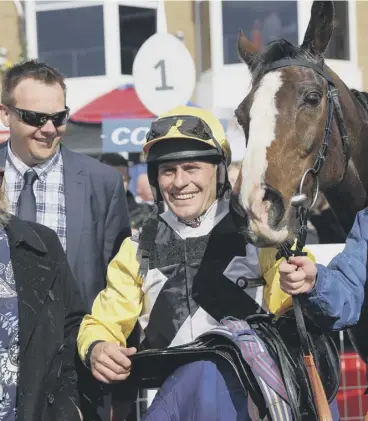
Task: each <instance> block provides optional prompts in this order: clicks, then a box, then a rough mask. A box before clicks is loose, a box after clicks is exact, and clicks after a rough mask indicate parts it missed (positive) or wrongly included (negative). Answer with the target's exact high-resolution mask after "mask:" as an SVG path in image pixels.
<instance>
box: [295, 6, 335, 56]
mask: <svg viewBox="0 0 368 421" xmlns="http://www.w3.org/2000/svg"><path fill="white" fill-rule="evenodd" d="M334 11H335V8H334V4H333V1H317V0H314V2H313V5H312V11H311V17H310V20H309V24H308V28H307V31H306V32H305V35H304V41H303V44H302V48H303V49H306V50H309V51H310V52H311V53H312V54H315V55H322V54H323V53H324V51H325V50H326V48H327V46H328V43H329V42H330V38H331V35H332V31H333V21H334Z"/></svg>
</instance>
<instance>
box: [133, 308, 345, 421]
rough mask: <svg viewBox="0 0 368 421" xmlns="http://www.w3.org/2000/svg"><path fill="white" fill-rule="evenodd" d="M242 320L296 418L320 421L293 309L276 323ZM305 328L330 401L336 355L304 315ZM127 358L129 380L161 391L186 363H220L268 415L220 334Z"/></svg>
mask: <svg viewBox="0 0 368 421" xmlns="http://www.w3.org/2000/svg"><path fill="white" fill-rule="evenodd" d="M246 321H247V322H248V324H249V325H250V326H251V328H252V329H253V330H254V331H255V332H256V333H257V334H258V336H259V337H260V338H261V339H262V341H263V342H264V344H265V346H266V347H267V349H268V351H269V353H270V355H271V356H272V358H273V359H274V361H275V362H276V364H277V365H278V367H279V369H280V372H281V375H282V377H283V380H284V384H285V388H286V391H287V394H288V397H289V403H290V407H291V411H292V414H293V418H294V420H295V421H314V420H315V421H318V416H317V410H316V407H315V404H314V400H313V395H312V390H311V385H310V382H309V379H308V376H307V372H306V369H305V366H304V362H303V352H302V347H301V344H300V340H299V336H298V333H297V330H296V326H295V318H294V317H293V312H292V310H290V312H289V313H287V314H286V315H285V316H282V317H280V318H279V319H278V320H277V321H275V319H274V316H273V315H267V314H257V315H252V316H249V317H248V318H247V319H246ZM306 325H307V331H308V340H309V342H310V346H311V349H312V350H313V357H314V361H315V364H316V367H317V370H318V372H319V374H320V378H321V381H322V384H323V386H324V389H325V392H326V396H327V399H328V401H329V402H331V401H332V400H333V399H334V398H335V396H336V393H337V390H338V388H339V383H340V361H339V353H338V351H337V348H336V345H335V342H334V341H333V339H332V338H331V337H330V336H329V335H328V334H327V333H325V332H324V331H323V330H322V329H321V328H320V327H319V326H318V325H317V324H315V323H314V322H313V321H312V320H311V319H309V318H307V317H306ZM131 359H132V363H133V366H132V373H131V375H130V381H132V382H133V384H136V385H137V386H138V387H142V388H159V387H161V385H162V384H163V383H164V381H165V380H166V378H168V377H169V376H170V375H171V374H172V373H173V372H174V371H175V370H176V369H177V368H179V367H181V366H183V365H185V364H188V363H191V362H194V361H198V360H220V359H221V360H224V361H226V363H227V364H229V367H231V368H232V370H233V371H234V373H235V374H236V376H237V378H238V379H239V381H240V383H241V385H242V387H243V388H244V391H245V393H250V396H251V397H252V399H253V401H254V403H255V404H256V405H257V407H258V409H259V411H260V416H261V417H262V418H263V417H264V416H266V415H268V416H270V414H269V413H268V410H267V407H266V404H265V401H264V398H263V394H262V392H261V390H260V388H259V386H258V383H257V381H256V379H255V377H254V375H253V373H252V370H251V369H250V367H249V366H248V364H247V363H246V362H245V361H244V359H243V358H242V355H241V352H240V350H239V348H238V347H237V346H236V344H234V343H233V342H232V341H231V340H230V339H227V338H226V337H224V336H221V335H219V334H216V333H214V332H212V333H211V332H208V333H207V334H205V335H202V337H201V338H199V339H197V340H196V341H194V342H191V343H189V344H186V345H183V346H177V347H172V348H166V349H148V350H144V351H141V352H138V353H137V354H136V355H134V356H132V357H131Z"/></svg>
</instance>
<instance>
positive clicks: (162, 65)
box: [155, 60, 174, 91]
mask: <svg viewBox="0 0 368 421" xmlns="http://www.w3.org/2000/svg"><path fill="white" fill-rule="evenodd" d="M159 68H160V69H161V86H157V87H156V91H171V90H173V89H174V87H173V86H169V85H167V83H166V66H165V60H160V61H159V62H157V64H156V65H155V69H159Z"/></svg>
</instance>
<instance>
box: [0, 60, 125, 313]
mask: <svg viewBox="0 0 368 421" xmlns="http://www.w3.org/2000/svg"><path fill="white" fill-rule="evenodd" d="M65 101H66V86H65V82H64V78H63V76H62V75H61V74H60V73H59V72H58V71H57V70H56V69H54V68H52V67H51V66H48V65H47V64H44V63H39V62H37V61H34V60H30V61H26V62H23V63H20V64H17V65H15V66H13V67H12V68H10V69H9V70H8V71H7V72H6V73H5V75H4V78H3V84H2V97H1V102H2V104H1V105H0V112H1V114H0V117H1V119H2V121H3V123H4V124H5V125H6V126H8V127H9V130H10V139H9V141H8V142H6V143H4V144H2V145H0V167H1V168H5V181H6V193H7V196H8V200H9V210H10V213H12V214H14V215H18V216H19V217H20V218H21V219H24V220H28V221H35V222H38V223H41V224H43V225H46V226H48V227H50V228H51V229H53V230H54V231H55V232H56V233H57V235H58V237H59V239H60V241H61V244H62V246H63V248H64V250H65V251H66V254H67V258H68V261H69V264H70V267H71V269H72V272H73V274H74V276H75V278H76V279H77V282H78V286H79V288H80V291H81V293H82V296H83V298H84V300H85V301H86V303H87V305H88V307H89V308H91V306H92V303H93V300H94V298H95V297H96V295H97V294H98V293H99V292H100V291H101V290H102V289H103V288H104V287H105V275H106V270H107V266H108V263H109V261H110V260H111V258H112V257H113V256H114V255H115V253H116V251H117V250H118V248H119V247H120V244H121V242H122V240H123V239H124V238H125V237H127V236H129V235H130V233H131V230H130V226H129V215H128V208H127V202H126V197H125V192H124V188H123V183H122V182H121V176H120V174H119V173H118V172H117V171H116V170H114V169H112V168H110V167H108V166H107V165H104V164H101V163H100V162H98V161H97V160H95V159H92V158H90V157H88V156H84V155H80V154H77V153H74V152H72V151H70V150H68V149H67V148H66V147H65V146H63V145H62V143H61V140H62V136H63V134H64V133H65V130H66V123H67V120H68V117H69V108H68V107H67V106H66V103H65Z"/></svg>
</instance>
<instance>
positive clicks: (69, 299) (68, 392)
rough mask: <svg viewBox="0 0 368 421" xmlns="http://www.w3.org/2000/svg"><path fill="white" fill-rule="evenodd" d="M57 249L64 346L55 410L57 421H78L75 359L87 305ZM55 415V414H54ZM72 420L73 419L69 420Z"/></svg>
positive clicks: (76, 360)
mask: <svg viewBox="0 0 368 421" xmlns="http://www.w3.org/2000/svg"><path fill="white" fill-rule="evenodd" d="M55 247H59V248H60V251H59V260H60V266H59V267H60V282H61V284H62V286H63V289H64V309H65V324H64V345H63V348H62V363H61V365H60V369H59V370H60V371H59V374H60V375H59V377H58V383H57V387H56V390H55V391H54V396H55V402H54V407H55V408H60V411H59V415H58V418H57V421H62V420H64V418H63V417H64V415H63V413H64V414H68V416H70V414H73V415H75V416H76V417H75V419H76V420H78V419H80V418H79V416H78V412H77V411H76V408H75V406H77V407H78V408H80V393H79V390H78V374H79V373H78V370H77V364H78V356H77V346H76V341H77V335H78V331H79V326H80V323H81V321H82V319H83V317H84V315H85V314H86V313H87V308H86V305H85V304H84V302H83V300H82V297H81V294H80V292H79V289H78V287H77V284H76V281H75V279H74V277H73V275H72V273H71V270H70V267H69V264H68V262H67V259H66V255H65V253H64V251H63V250H62V248H61V245H60V244H59V246H58V245H56V244H55ZM55 412H56V411H55ZM69 420H70V421H72V420H74V416H73V417H72V418H69ZM55 421H56V420H55Z"/></svg>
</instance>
